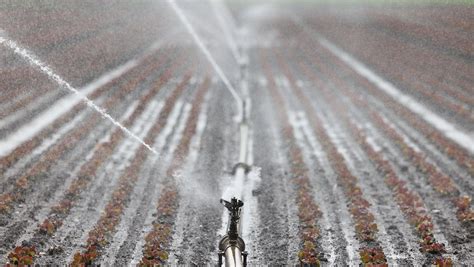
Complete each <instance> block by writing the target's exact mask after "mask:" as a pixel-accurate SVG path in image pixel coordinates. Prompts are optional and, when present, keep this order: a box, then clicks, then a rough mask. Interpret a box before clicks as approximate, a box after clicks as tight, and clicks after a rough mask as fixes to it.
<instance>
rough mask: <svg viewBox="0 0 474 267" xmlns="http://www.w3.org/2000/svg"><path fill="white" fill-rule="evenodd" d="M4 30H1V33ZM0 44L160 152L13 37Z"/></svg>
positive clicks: (152, 150) (123, 129)
mask: <svg viewBox="0 0 474 267" xmlns="http://www.w3.org/2000/svg"><path fill="white" fill-rule="evenodd" d="M2 32H3V31H2V30H0V33H2ZM0 44H2V45H4V46H6V47H7V48H9V49H11V50H13V52H14V53H15V54H17V55H19V56H21V57H22V58H23V59H25V60H26V61H27V62H28V63H30V64H31V65H33V66H35V67H37V68H39V69H40V70H41V72H43V73H44V74H46V75H47V76H48V77H49V78H50V79H52V80H53V81H55V82H56V83H58V84H59V85H60V86H62V87H64V88H66V89H67V90H69V91H71V92H73V93H74V94H76V95H77V96H79V97H80V98H81V99H82V100H83V101H84V102H85V103H86V104H87V105H88V106H89V107H91V108H93V109H94V110H95V111H97V112H99V113H100V114H101V115H102V117H104V118H105V119H107V120H109V121H110V122H112V123H113V124H114V125H115V126H117V127H119V128H120V129H121V130H122V131H124V132H125V133H126V134H127V135H129V136H130V137H132V138H133V139H135V140H137V141H138V142H140V143H141V144H142V145H144V146H145V147H146V148H147V149H148V150H150V151H151V152H152V153H153V154H158V152H157V151H156V150H155V149H154V148H153V147H151V146H150V145H149V144H147V143H146V142H145V141H143V140H142V139H141V138H140V137H138V136H137V135H135V134H134V133H132V132H131V131H130V130H129V129H128V128H126V127H125V126H123V125H122V124H121V123H120V122H118V121H117V120H115V119H114V118H113V117H112V116H110V115H109V114H108V113H107V112H106V111H105V110H104V109H102V108H100V107H99V106H97V105H96V104H95V103H94V102H93V101H92V100H90V99H89V98H88V97H87V96H86V95H84V94H83V93H82V92H80V91H79V90H77V89H76V88H74V87H73V86H72V85H71V84H69V83H68V82H66V81H65V80H64V79H63V78H61V76H59V75H58V74H56V73H55V72H54V71H53V70H52V69H51V68H50V67H49V66H48V65H46V63H44V62H42V61H41V60H40V59H39V58H37V57H36V56H35V55H34V54H33V53H32V52H31V51H29V50H27V49H25V48H23V47H22V46H20V45H19V44H17V43H16V42H15V41H13V40H11V39H7V38H5V37H2V36H0Z"/></svg>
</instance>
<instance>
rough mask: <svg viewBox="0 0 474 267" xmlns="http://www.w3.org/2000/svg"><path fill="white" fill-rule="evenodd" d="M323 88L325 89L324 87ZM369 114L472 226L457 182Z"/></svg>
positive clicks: (332, 76)
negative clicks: (448, 197)
mask: <svg viewBox="0 0 474 267" xmlns="http://www.w3.org/2000/svg"><path fill="white" fill-rule="evenodd" d="M302 69H304V71H305V73H307V74H308V75H311V76H312V77H313V78H315V77H314V75H313V74H312V73H311V71H310V70H309V69H308V67H307V66H302ZM321 70H322V72H323V74H324V75H326V77H328V78H330V81H331V82H333V83H334V84H335V85H337V87H338V88H339V89H344V93H345V95H347V96H349V97H350V99H351V101H352V102H354V103H355V104H356V106H359V107H364V106H367V107H369V106H370V104H369V103H368V101H367V99H366V98H363V97H359V96H357V95H355V93H354V92H353V91H352V90H349V85H348V84H346V83H344V82H343V80H342V79H340V78H339V77H338V76H337V75H335V74H334V73H333V72H330V71H328V69H327V68H326V67H322V68H321ZM322 88H324V86H322ZM326 94H327V95H330V94H331V93H328V92H326ZM338 105H339V104H335V106H338ZM339 113H344V112H343V110H339ZM368 113H369V116H370V119H371V121H372V122H374V123H375V124H376V125H377V126H378V127H379V128H380V129H381V130H382V131H383V132H385V134H386V135H387V136H388V137H389V138H391V139H392V140H393V141H394V143H395V144H396V145H397V146H398V147H399V148H400V150H401V151H402V153H403V154H404V155H405V156H406V157H407V159H409V160H410V161H411V162H413V163H414V164H415V166H416V167H417V169H418V170H419V171H421V172H422V173H423V174H425V175H426V177H427V179H428V180H429V182H430V184H431V185H432V186H433V188H434V189H435V190H436V191H438V192H439V193H441V194H443V195H449V196H450V200H451V202H452V204H453V205H454V206H455V207H456V208H457V217H458V219H459V221H460V222H461V223H468V224H471V223H472V220H473V218H474V213H473V212H472V210H471V209H470V208H469V205H470V198H469V196H460V192H459V190H458V189H457V188H456V185H455V182H454V181H453V180H452V179H451V178H450V177H449V176H447V175H446V174H444V173H442V172H441V171H440V170H439V168H438V167H437V166H435V165H434V164H432V163H431V162H429V161H428V160H427V159H426V155H425V154H424V153H423V152H421V151H418V150H415V149H414V148H412V147H411V146H410V145H408V144H407V143H406V141H405V140H404V139H403V137H402V136H400V134H398V133H397V132H396V131H395V130H394V129H393V128H391V127H390V126H389V125H388V124H387V123H386V122H385V121H384V119H383V118H382V117H381V116H380V115H379V114H378V113H377V112H375V111H371V112H368ZM466 205H467V207H466Z"/></svg>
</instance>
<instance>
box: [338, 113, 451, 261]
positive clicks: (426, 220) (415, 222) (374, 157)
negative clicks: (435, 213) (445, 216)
mask: <svg viewBox="0 0 474 267" xmlns="http://www.w3.org/2000/svg"><path fill="white" fill-rule="evenodd" d="M346 123H348V125H349V128H350V130H351V132H352V134H353V135H354V137H355V139H356V141H357V142H358V143H359V144H360V145H361V147H362V148H363V149H364V151H365V152H366V154H367V155H368V157H369V158H370V160H371V161H372V163H373V164H374V165H375V166H376V168H377V170H378V171H379V172H380V173H381V174H382V175H383V177H384V181H385V184H387V186H388V187H389V188H390V189H391V190H392V193H393V195H394V198H395V200H396V202H397V204H398V206H399V207H400V210H401V211H402V212H403V214H404V215H405V217H406V218H407V220H408V222H409V223H410V224H411V225H412V226H413V227H414V230H415V232H416V233H417V235H418V236H419V237H420V241H419V242H420V251H421V252H423V253H424V254H425V255H427V256H428V258H430V257H431V256H432V255H433V256H434V258H433V259H431V261H432V264H435V262H436V264H438V265H440V264H441V263H442V264H441V266H451V265H452V260H451V259H450V258H449V257H444V256H443V253H445V252H446V250H445V246H444V244H442V243H439V242H437V241H436V239H435V237H434V232H433V231H434V229H433V220H432V218H431V216H430V215H429V213H428V212H427V210H426V208H425V204H424V203H423V200H422V199H421V197H420V196H419V195H418V194H417V193H416V192H414V191H413V190H411V189H410V188H409V187H408V186H407V182H406V181H404V180H402V179H400V178H399V177H398V175H397V173H396V172H395V170H394V169H393V168H392V166H391V165H390V163H389V161H388V160H386V159H384V157H383V153H384V152H382V151H376V150H375V149H374V148H373V147H372V146H371V145H370V144H369V143H368V142H367V136H366V134H365V133H363V132H362V131H361V130H360V129H359V128H358V127H357V126H356V125H355V124H354V123H353V122H352V121H348V120H347V118H346Z"/></svg>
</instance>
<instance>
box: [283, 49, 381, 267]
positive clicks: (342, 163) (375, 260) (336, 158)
mask: <svg viewBox="0 0 474 267" xmlns="http://www.w3.org/2000/svg"><path fill="white" fill-rule="evenodd" d="M277 58H278V61H279V64H280V66H281V67H282V69H283V71H284V73H285V75H286V77H287V78H288V80H289V82H290V87H291V88H292V90H293V92H294V93H295V95H296V96H297V98H298V99H299V101H300V102H301V103H302V106H303V108H304V111H305V112H306V114H307V115H308V119H309V122H310V123H311V125H312V127H313V131H314V133H315V135H316V136H317V138H318V139H319V142H320V143H321V145H322V147H323V149H324V151H325V152H326V155H327V157H328V159H329V162H330V164H331V166H332V168H333V169H334V171H335V173H336V174H337V180H338V183H339V185H341V186H342V188H343V193H344V195H345V197H346V199H347V201H348V203H347V207H348V210H349V213H350V214H351V215H352V218H353V220H354V223H355V225H354V228H355V233H356V236H357V239H358V240H359V242H360V244H361V248H360V249H359V255H360V259H361V261H362V263H363V264H364V265H366V266H370V265H386V264H387V259H386V257H385V254H384V252H383V249H382V247H381V246H380V244H379V242H378V240H377V234H378V227H377V224H376V222H375V217H374V215H373V214H372V212H371V211H370V207H371V206H372V204H370V203H369V202H368V201H367V200H366V199H365V197H364V194H363V191H362V188H360V186H359V185H358V179H357V177H355V176H354V175H353V174H352V173H351V172H350V170H349V168H348V167H347V164H346V160H345V158H344V156H343V155H342V154H341V153H339V151H338V150H337V147H336V145H335V144H334V143H333V141H332V140H331V139H330V137H329V135H328V133H327V131H326V129H324V126H323V123H322V121H321V119H320V118H319V117H318V115H316V114H318V113H317V111H316V110H315V109H314V107H313V106H312V104H311V101H310V100H309V99H308V98H307V97H306V96H305V94H304V93H303V91H302V88H300V86H299V85H298V84H297V82H296V81H295V79H294V77H293V75H292V73H291V72H290V70H289V68H288V65H287V63H286V62H285V61H284V58H283V57H282V56H279V57H277ZM311 78H314V77H311Z"/></svg>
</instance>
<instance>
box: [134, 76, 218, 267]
mask: <svg viewBox="0 0 474 267" xmlns="http://www.w3.org/2000/svg"><path fill="white" fill-rule="evenodd" d="M209 86H210V79H209V78H208V77H207V78H206V79H205V80H204V82H203V83H202V84H201V86H200V87H199V88H198V89H197V92H196V96H195V98H194V104H193V106H192V108H191V111H190V116H189V117H188V119H187V121H186V126H185V128H184V130H183V135H182V137H181V140H180V141H179V144H178V146H177V147H176V150H175V151H174V152H173V157H172V162H171V164H170V165H169V167H168V169H167V170H166V174H165V179H164V181H163V183H162V190H161V192H160V197H159V199H158V203H157V210H156V214H157V215H156V219H155V221H154V222H153V225H152V229H151V230H150V232H149V233H148V234H147V235H146V236H145V245H144V246H143V257H142V259H141V261H140V264H139V265H140V266H160V265H164V264H166V261H167V260H168V255H169V251H168V247H169V245H170V243H171V238H172V233H173V231H172V230H173V226H174V222H175V218H176V212H177V209H178V206H179V191H178V188H177V185H176V181H175V180H174V175H175V173H176V172H178V171H179V169H180V168H182V167H183V165H184V163H185V162H186V158H187V156H188V154H189V150H190V145H191V140H192V138H193V136H194V135H195V134H196V130H197V123H198V118H199V114H200V113H201V107H202V103H203V102H204V98H205V95H206V93H207V91H208V90H209Z"/></svg>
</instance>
